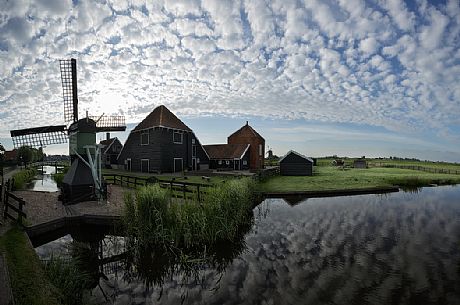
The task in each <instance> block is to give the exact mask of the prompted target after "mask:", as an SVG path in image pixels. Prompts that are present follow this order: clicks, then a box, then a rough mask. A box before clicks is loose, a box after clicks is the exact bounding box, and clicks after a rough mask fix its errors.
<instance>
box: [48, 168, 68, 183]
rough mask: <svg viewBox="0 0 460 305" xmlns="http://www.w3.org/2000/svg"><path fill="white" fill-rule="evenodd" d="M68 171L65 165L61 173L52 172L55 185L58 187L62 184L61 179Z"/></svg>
mask: <svg viewBox="0 0 460 305" xmlns="http://www.w3.org/2000/svg"><path fill="white" fill-rule="evenodd" d="M68 171H69V167H68V166H65V167H64V170H63V171H62V173H55V174H52V175H51V177H52V178H53V180H54V182H56V184H57V186H58V187H60V186H61V185H62V181H63V180H64V176H65V175H66V174H67V172H68Z"/></svg>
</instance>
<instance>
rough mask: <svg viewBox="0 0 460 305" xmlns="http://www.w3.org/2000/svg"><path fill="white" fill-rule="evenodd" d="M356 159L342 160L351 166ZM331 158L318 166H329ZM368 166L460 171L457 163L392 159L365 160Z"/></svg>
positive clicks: (318, 160) (320, 161)
mask: <svg viewBox="0 0 460 305" xmlns="http://www.w3.org/2000/svg"><path fill="white" fill-rule="evenodd" d="M338 159H341V158H338ZM355 159H356V158H346V159H342V160H344V161H345V165H349V166H353V161H354V160H355ZM333 160H334V159H332V158H318V159H317V162H318V163H317V164H318V166H330V165H331V163H332V161H333ZM366 161H367V162H368V163H369V164H370V165H374V164H378V165H379V166H380V165H397V166H398V165H402V166H422V167H426V168H436V169H447V170H449V169H450V170H458V171H460V164H459V163H449V162H432V161H414V160H397V159H396V160H392V159H366Z"/></svg>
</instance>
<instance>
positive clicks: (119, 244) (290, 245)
mask: <svg viewBox="0 0 460 305" xmlns="http://www.w3.org/2000/svg"><path fill="white" fill-rule="evenodd" d="M253 215H254V221H253V225H252V228H251V229H250V230H249V231H248V232H247V233H246V234H244V235H242V236H241V240H240V241H239V242H237V243H235V244H236V245H237V247H236V248H235V249H229V248H225V246H223V248H222V249H223V250H222V251H220V252H219V251H214V252H212V253H213V254H212V255H214V256H216V257H213V259H212V260H203V261H192V262H191V261H187V259H184V260H183V262H182V263H181V262H175V263H174V264H173V265H172V266H167V265H166V264H167V263H165V262H167V261H168V260H166V261H165V260H161V259H160V260H159V261H157V260H156V258H157V257H158V256H155V255H156V254H155V255H153V254H151V255H147V258H146V257H144V259H143V260H142V261H135V262H133V261H132V260H130V259H129V255H128V256H126V255H124V254H126V252H125V250H126V247H125V240H124V238H123V237H117V236H113V235H110V234H109V235H104V234H101V236H100V237H99V238H96V237H95V236H94V234H93V235H91V234H78V232H74V233H72V235H70V234H69V235H66V236H64V237H61V238H59V239H57V240H55V241H52V242H49V243H47V244H44V245H39V246H37V247H36V252H37V253H38V255H39V257H40V258H42V259H43V260H47V259H49V258H50V257H51V256H53V255H54V256H56V255H57V256H59V255H61V256H67V257H69V256H72V253H73V252H72V251H69V249H70V247H69V244H72V243H74V244H75V243H76V242H77V241H78V244H85V245H86V249H88V251H92V252H93V253H94V255H93V257H96V258H97V259H96V263H94V260H92V263H91V264H88V266H89V267H88V268H96V270H97V272H93V274H97V276H96V278H95V284H94V285H93V287H91V289H92V290H91V296H90V299H91V301H92V302H93V303H95V304H181V303H182V304H460V186H442V187H433V188H421V189H420V190H419V191H418V192H410V193H407V192H398V193H391V194H384V195H357V196H345V197H329V198H310V199H304V200H297V201H292V200H287V201H286V200H283V199H266V200H265V201H263V202H262V203H261V204H260V205H259V206H257V207H256V208H255V209H254V210H253ZM80 235H81V236H80ZM85 236H87V237H88V239H85ZM85 240H86V242H85ZM219 255H221V256H222V257H217V256H219ZM84 257H90V256H88V255H86V256H84ZM152 257H153V259H152ZM160 257H161V256H160ZM210 261H211V263H210ZM96 283H97V285H96Z"/></svg>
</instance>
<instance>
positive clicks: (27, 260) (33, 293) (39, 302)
mask: <svg viewBox="0 0 460 305" xmlns="http://www.w3.org/2000/svg"><path fill="white" fill-rule="evenodd" d="M0 250H1V251H3V252H4V253H5V256H6V260H7V263H8V270H9V273H10V278H11V286H12V290H13V295H14V299H15V302H16V305H53V304H60V302H59V301H58V299H57V298H56V295H58V291H57V289H56V288H55V287H54V286H53V285H52V284H50V283H49V282H48V281H47V280H46V275H45V272H44V270H43V268H42V264H41V262H40V260H39V259H38V257H37V255H36V253H35V251H34V249H33V248H32V247H31V246H30V244H29V243H28V240H27V237H26V236H25V233H24V232H22V231H21V230H20V229H18V228H13V229H11V230H10V231H8V232H6V233H5V234H4V235H3V236H2V237H1V238H0Z"/></svg>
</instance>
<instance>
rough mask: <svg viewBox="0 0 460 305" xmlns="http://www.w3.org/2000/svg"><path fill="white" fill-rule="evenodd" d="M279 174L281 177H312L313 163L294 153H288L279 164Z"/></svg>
mask: <svg viewBox="0 0 460 305" xmlns="http://www.w3.org/2000/svg"><path fill="white" fill-rule="evenodd" d="M280 174H281V175H282V176H312V175H313V162H310V161H309V160H308V159H305V158H302V157H301V156H299V155H296V154H295V153H290V154H289V155H287V156H286V157H285V158H284V159H283V160H281V162H280Z"/></svg>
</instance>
